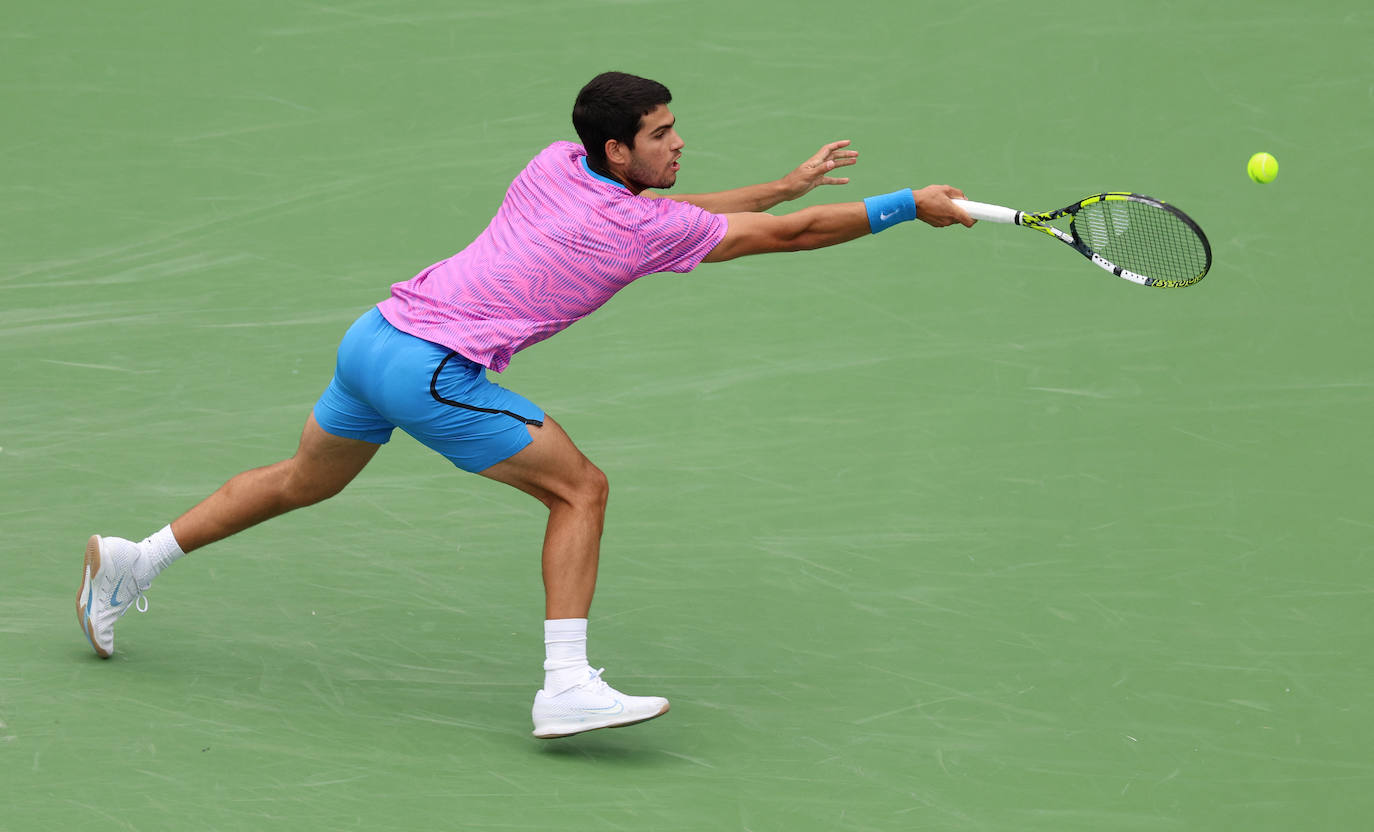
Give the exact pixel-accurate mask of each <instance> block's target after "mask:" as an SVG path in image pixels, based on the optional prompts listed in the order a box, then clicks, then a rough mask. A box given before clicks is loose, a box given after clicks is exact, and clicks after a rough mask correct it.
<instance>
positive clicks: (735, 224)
mask: <svg viewBox="0 0 1374 832" xmlns="http://www.w3.org/2000/svg"><path fill="white" fill-rule="evenodd" d="M963 198H964V192H963V191H961V190H959V189H958V188H954V187H950V186H949V185H927V186H926V187H924V188H921V189H920V190H919V191H899V192H897V193H894V194H886V195H884V196H881V197H872V198H871V199H868V200H865V201H864V202H839V203H835V204H832V205H813V206H811V207H810V208H803V209H801V210H800V211H794V212H793V213H790V214H782V215H781V216H773V215H772V214H761V213H730V214H727V215H726V220H727V221H728V222H729V228H728V230H727V231H726V232H725V237H724V238H722V239H721V241H720V242H719V243H717V244H716V247H715V248H713V249H711V253H710V254H708V255H706V258H705V262H707V263H720V262H722V261H725V260H734V259H735V258H736V257H744V256H745V255H748V254H767V253H769V252H774V251H808V250H810V249H816V248H825V247H826V246H833V245H839V244H840V243H847V242H849V241H850V240H857V239H858V238H860V237H863V236H866V235H868V234H876V233H878V231H881V230H882V229H883V228H886V227H888V226H889V225H891V224H894V223H897V222H900V221H902V220H910V219H919V220H921V221H922V222H924V223H926V224H927V225H931V226H934V227H936V228H943V227H945V226H947V225H954V224H955V223H958V224H960V225H964V226H969V227H972V226H973V222H974V221H973V219H972V218H970V217H969V215H968V214H967V213H965V211H964V210H963V209H962V208H960V207H959V206H957V205H955V204H954V203H953V202H951V201H950V200H951V199H963Z"/></svg>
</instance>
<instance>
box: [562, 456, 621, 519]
mask: <svg viewBox="0 0 1374 832" xmlns="http://www.w3.org/2000/svg"><path fill="white" fill-rule="evenodd" d="M610 494H611V483H610V480H609V479H607V477H606V472H605V471H602V470H601V469H600V468H598V467H596V466H595V465H593V464H592V463H591V462H587V463H586V464H585V465H584V466H582V470H581V471H579V472H578V476H577V479H576V480H575V481H574V482H573V483H572V484H571V488H569V490H568V494H567V502H569V503H571V504H572V505H574V506H576V507H577V508H581V509H586V510H591V511H604V510H605V509H606V502H607V501H608V500H609V499H610Z"/></svg>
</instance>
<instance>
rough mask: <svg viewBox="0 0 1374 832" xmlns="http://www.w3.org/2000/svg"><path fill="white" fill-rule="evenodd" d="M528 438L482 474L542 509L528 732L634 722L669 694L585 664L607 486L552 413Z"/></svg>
mask: <svg viewBox="0 0 1374 832" xmlns="http://www.w3.org/2000/svg"><path fill="white" fill-rule="evenodd" d="M529 430H530V436H531V438H532V441H531V442H530V444H529V445H527V446H526V447H525V448H524V449H523V450H521V451H520V452H519V453H517V454H516V455H515V456H513V457H511V458H510V459H507V460H505V461H504V462H499V463H497V464H496V465H493V466H492V467H490V468H488V469H487V470H485V471H483V472H482V475H483V476H485V477H489V478H491V479H494V480H497V481H498V482H503V483H506V484H507V485H511V486H514V487H515V488H518V489H520V490H521V491H524V492H525V493H527V494H530V495H531V496H533V497H534V498H535V499H537V500H539V501H540V502H542V503H543V504H544V505H545V506H547V507H548V509H549V523H548V527H547V529H546V530H545V532H544V551H543V573H544V609H545V615H546V619H547V620H546V621H545V622H544V635H545V646H546V651H547V652H546V660H545V662H544V670H545V674H544V688H543V689H542V690H540V691H539V692H538V693H537V694H536V695H535V698H534V707H533V709H532V713H531V715H532V717H533V719H534V735H535V736H536V737H540V738H543V739H549V738H553V737H565V736H569V735H571V734H579V733H582V732H583V731H590V730H593V729H596V728H617V727H620V726H624V725H633V724H635V723H637V722H643V721H645V720H648V719H653V718H654V717H656V716H661V715H663V714H665V713H667V712H668V700H666V699H663V698H662V697H657V696H627V695H625V694H623V693H621V692H619V691H617V690H616V689H615V688H612V687H611V686H610V685H608V684H606V683H605V682H603V681H602V680H601V671H600V670H592V669H591V666H590V665H589V664H587V659H586V651H587V639H586V632H587V631H586V624H587V621H586V619H587V613H588V612H589V611H590V609H591V605H592V596H593V594H594V593H595V592H596V574H597V568H598V565H599V562H600V552H601V531H602V528H603V526H604V525H605V520H606V500H607V496H608V495H609V492H610V488H609V485H608V484H607V481H606V475H605V474H604V473H602V471H601V469H599V468H597V467H596V466H595V465H593V464H592V462H591V460H589V459H587V458H586V457H585V456H583V454H582V452H581V451H579V450H578V449H577V446H576V445H574V444H573V442H572V440H571V439H570V438H568V434H567V433H565V432H564V431H563V428H562V427H560V426H559V425H558V423H557V422H555V421H554V420H553V419H552V418H549V417H546V418H545V420H544V425H543V427H533V426H531V427H530V429H529Z"/></svg>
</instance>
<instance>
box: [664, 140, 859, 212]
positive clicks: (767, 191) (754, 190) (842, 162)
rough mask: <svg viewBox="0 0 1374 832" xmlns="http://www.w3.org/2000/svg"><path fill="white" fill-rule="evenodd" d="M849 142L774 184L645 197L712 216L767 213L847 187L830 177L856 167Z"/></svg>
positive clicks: (825, 148) (832, 146)
mask: <svg viewBox="0 0 1374 832" xmlns="http://www.w3.org/2000/svg"><path fill="white" fill-rule="evenodd" d="M847 147H849V140H848V139H842V140H840V141H837V142H830V143H829V144H825V145H822V146H821V149H820V150H817V151H816V152H815V153H813V154H812V155H811V158H809V159H807V160H806V161H805V162H802V163H801V164H800V165H797V167H796V168H794V169H793V170H792V172H791V173H789V174H787V175H786V176H784V177H783V178H781V179H778V180H775V181H773V182H764V183H762V184H759V185H749V186H746V187H743V188H734V189H732V190H729V191H717V192H715V193H709V194H673V195H671V196H670V195H668V194H656V193H652V192H650V191H645V192H644V196H649V197H658V198H663V199H672V200H676V201H678V202H690V203H691V204H693V205H695V206H697V207H698V208H704V209H706V210H707V211H710V212H711V213H713V214H733V213H740V212H745V211H767V210H768V209H769V208H772V207H773V206H774V205H777V204H779V203H782V202H789V201H791V200H794V199H800V198H801V197H803V196H806V195H807V194H809V193H811V191H812V190H813V189H815V188H816V187H818V186H820V185H847V184H849V177H847V176H831V175H830V173H831V171H833V170H835V169H836V168H844V167H849V166H850V165H854V164H858V161H859V151H857V150H846V149H845V148H847Z"/></svg>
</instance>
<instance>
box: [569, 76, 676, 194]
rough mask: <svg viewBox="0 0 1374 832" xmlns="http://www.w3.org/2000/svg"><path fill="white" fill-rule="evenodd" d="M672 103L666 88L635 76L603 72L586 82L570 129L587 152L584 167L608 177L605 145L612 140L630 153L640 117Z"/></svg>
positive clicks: (578, 96)
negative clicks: (661, 105) (586, 165)
mask: <svg viewBox="0 0 1374 832" xmlns="http://www.w3.org/2000/svg"><path fill="white" fill-rule="evenodd" d="M672 100H673V94H672V93H670V92H668V88H667V87H665V86H663V85H662V84H660V83H659V82H657V81H650V80H649V79H648V78H640V77H639V76H638V75H630V74H627V73H624V72H603V73H601V74H600V75H598V76H596V77H595V78H593V79H592V80H590V81H588V82H587V85H586V86H585V87H583V88H582V91H581V92H579V93H578V94H577V101H576V103H574V104H573V111H572V120H573V129H574V130H576V131H577V136H578V138H580V139H582V146H583V147H585V148H586V149H587V164H588V165H590V166H591V168H592V170H594V171H596V172H597V173H600V174H603V175H609V172H608V171H607V168H606V142H608V141H610V140H611V139H615V140H616V141H618V142H620V143H621V144H623V145H625V146H626V147H628V148H630V149H632V150H633V149H634V146H635V134H636V133H638V132H639V128H640V125H641V123H642V122H643V121H644V116H646V115H648V114H649V113H651V112H653V110H654V108H655V107H657V106H658V105H660V104H667V103H668V102H670V101H672Z"/></svg>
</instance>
